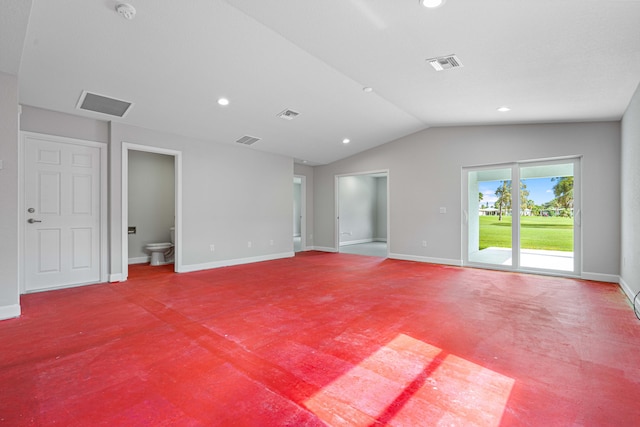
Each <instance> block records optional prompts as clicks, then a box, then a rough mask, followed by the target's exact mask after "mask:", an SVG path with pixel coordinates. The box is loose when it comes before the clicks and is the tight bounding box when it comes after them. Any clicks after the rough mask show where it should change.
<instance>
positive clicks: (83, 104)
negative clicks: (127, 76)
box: [76, 90, 133, 117]
mask: <svg viewBox="0 0 640 427" xmlns="http://www.w3.org/2000/svg"><path fill="white" fill-rule="evenodd" d="M132 106H133V103H131V102H128V101H123V100H121V99H115V98H110V97H108V96H103V95H98V94H97V93H91V92H87V91H86V90H83V91H82V95H80V99H79V100H78V103H77V104H76V108H77V109H79V110H86V111H93V112H95V113H101V114H107V115H109V116H115V117H124V116H126V115H127V114H128V113H129V111H130V110H131V107H132Z"/></svg>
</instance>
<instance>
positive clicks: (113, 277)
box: [109, 274, 123, 283]
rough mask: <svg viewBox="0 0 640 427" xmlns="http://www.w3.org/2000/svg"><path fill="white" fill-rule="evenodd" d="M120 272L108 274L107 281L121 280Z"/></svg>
mask: <svg viewBox="0 0 640 427" xmlns="http://www.w3.org/2000/svg"><path fill="white" fill-rule="evenodd" d="M122 281H123V280H122V274H110V275H109V283H114V282H122Z"/></svg>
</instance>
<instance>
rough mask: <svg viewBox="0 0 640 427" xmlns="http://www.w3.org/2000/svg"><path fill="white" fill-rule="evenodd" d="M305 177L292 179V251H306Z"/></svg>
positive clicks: (296, 176) (298, 176) (299, 176)
mask: <svg viewBox="0 0 640 427" xmlns="http://www.w3.org/2000/svg"><path fill="white" fill-rule="evenodd" d="M306 194H307V193H306V177H305V176H304V175H295V176H294V177H293V251H294V252H301V251H304V250H306V247H307V243H306V239H305V235H306V222H305V218H306V215H305V206H306V199H307V197H306Z"/></svg>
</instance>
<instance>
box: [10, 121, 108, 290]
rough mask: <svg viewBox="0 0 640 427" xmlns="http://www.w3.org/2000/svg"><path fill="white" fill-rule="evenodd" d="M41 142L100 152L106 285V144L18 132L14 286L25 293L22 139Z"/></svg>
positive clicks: (102, 276)
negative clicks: (82, 147) (15, 284)
mask: <svg viewBox="0 0 640 427" xmlns="http://www.w3.org/2000/svg"><path fill="white" fill-rule="evenodd" d="M27 137H29V138H35V139H43V140H46V141H53V142H57V143H62V144H73V145H82V146H84V147H94V148H98V149H99V150H100V186H99V187H100V208H99V215H100V231H99V233H98V235H99V236H100V255H99V259H100V282H107V281H108V277H109V273H108V259H109V257H108V237H107V228H108V227H107V144H105V143H102V142H96V141H89V140H85V139H76V138H69V137H65V136H57V135H48V134H44V133H36V132H27V131H20V139H19V141H20V143H19V147H18V206H19V210H20V212H19V213H18V221H19V222H18V224H19V226H18V254H19V255H18V284H19V285H18V286H19V289H20V294H24V293H25V290H26V284H25V260H24V257H25V252H24V250H25V241H24V239H25V232H24V231H25V230H24V224H25V221H26V220H27V209H26V206H25V194H24V192H25V176H24V174H25V170H26V167H25V162H26V156H25V147H24V146H25V142H24V140H25V138H27ZM86 284H87V283H78V284H73V285H69V286H64V287H67V288H68V287H74V286H80V285H86Z"/></svg>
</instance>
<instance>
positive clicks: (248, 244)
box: [247, 240, 251, 248]
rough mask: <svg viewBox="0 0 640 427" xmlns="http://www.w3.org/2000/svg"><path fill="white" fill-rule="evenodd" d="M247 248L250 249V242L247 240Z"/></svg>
mask: <svg viewBox="0 0 640 427" xmlns="http://www.w3.org/2000/svg"><path fill="white" fill-rule="evenodd" d="M247 247H248V248H250V247H251V240H249V242H247Z"/></svg>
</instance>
